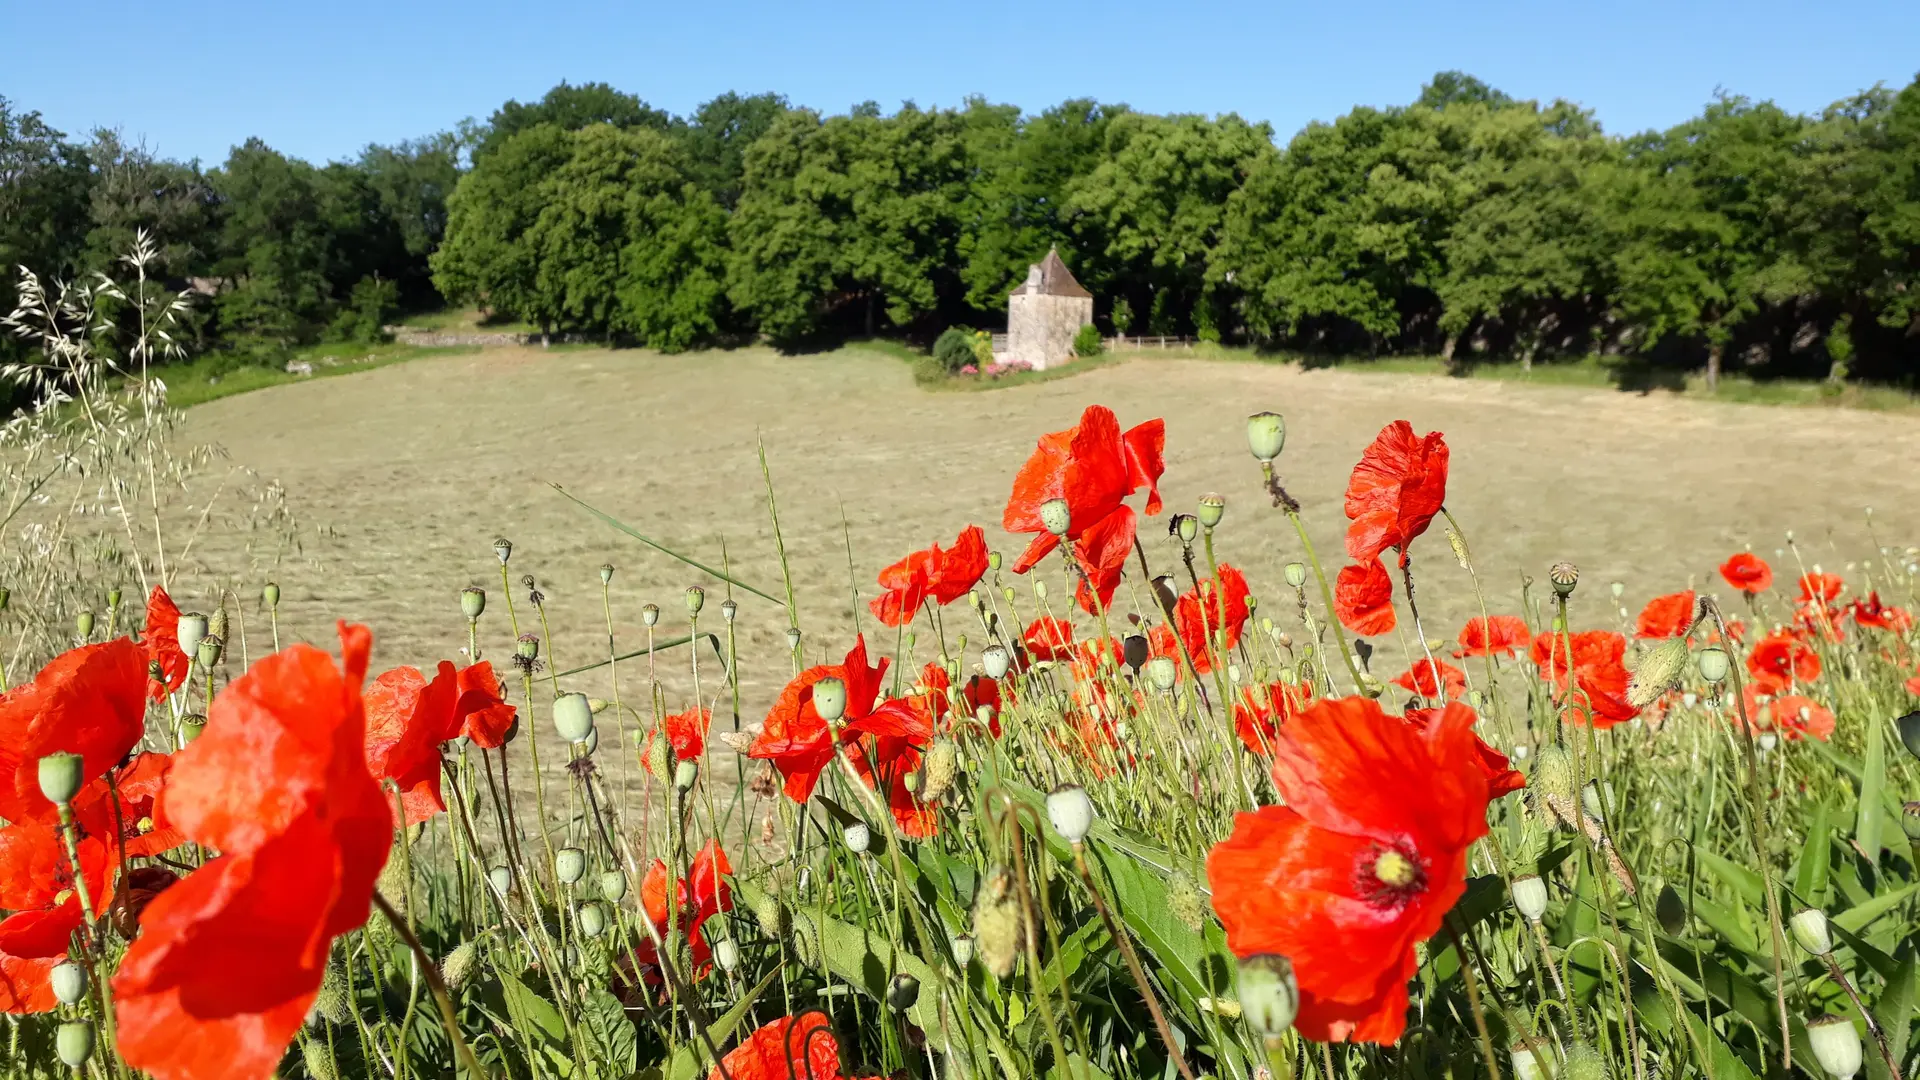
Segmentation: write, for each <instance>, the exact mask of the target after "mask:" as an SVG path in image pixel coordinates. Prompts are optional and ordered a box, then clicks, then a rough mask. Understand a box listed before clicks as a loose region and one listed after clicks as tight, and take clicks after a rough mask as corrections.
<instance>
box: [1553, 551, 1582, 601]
mask: <svg viewBox="0 0 1920 1080" xmlns="http://www.w3.org/2000/svg"><path fill="white" fill-rule="evenodd" d="M1547 580H1548V581H1550V582H1552V583H1553V591H1554V593H1555V594H1556V595H1558V596H1560V597H1562V598H1565V597H1568V596H1572V595H1573V587H1574V586H1576V585H1578V584H1580V568H1579V567H1577V566H1575V565H1573V564H1572V563H1570V562H1567V561H1566V560H1565V559H1562V560H1561V561H1559V562H1557V563H1554V564H1553V565H1552V566H1549V567H1547Z"/></svg>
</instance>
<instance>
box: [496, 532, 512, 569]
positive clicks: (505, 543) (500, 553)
mask: <svg viewBox="0 0 1920 1080" xmlns="http://www.w3.org/2000/svg"><path fill="white" fill-rule="evenodd" d="M493 554H494V557H495V558H497V559H499V560H500V565H501V566H505V565H507V560H508V559H511V558H513V541H511V540H508V539H507V538H506V537H504V536H498V537H495V538H494V541H493Z"/></svg>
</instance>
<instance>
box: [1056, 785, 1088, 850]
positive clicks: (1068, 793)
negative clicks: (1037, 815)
mask: <svg viewBox="0 0 1920 1080" xmlns="http://www.w3.org/2000/svg"><path fill="white" fill-rule="evenodd" d="M1047 819H1048V820H1050V821H1052V822H1053V829H1054V831H1055V832H1057V833H1059V834H1060V835H1061V836H1062V837H1064V838H1065V839H1066V841H1067V843H1069V844H1072V845H1073V846H1075V847H1079V846H1080V842H1081V841H1082V840H1085V839H1086V838H1087V830H1089V829H1091V828H1093V800H1092V799H1090V798H1088V797H1087V790H1086V789H1085V788H1083V787H1081V786H1080V785H1079V784H1061V785H1060V786H1059V787H1057V788H1054V789H1053V791H1052V792H1050V793H1049V794H1048V795H1047Z"/></svg>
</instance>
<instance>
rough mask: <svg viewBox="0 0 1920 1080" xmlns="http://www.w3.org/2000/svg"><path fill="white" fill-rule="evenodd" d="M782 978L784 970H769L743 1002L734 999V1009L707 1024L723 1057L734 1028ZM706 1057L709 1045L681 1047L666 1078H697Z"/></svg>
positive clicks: (688, 1079)
mask: <svg viewBox="0 0 1920 1080" xmlns="http://www.w3.org/2000/svg"><path fill="white" fill-rule="evenodd" d="M779 977H780V972H779V970H778V969H777V968H776V969H775V970H773V971H769V972H767V974H766V975H765V977H763V978H762V979H761V980H760V981H759V982H757V983H755V984H754V986H753V989H751V990H748V991H747V992H746V993H745V994H744V995H742V996H741V998H740V1000H739V1001H736V1002H734V1004H733V1008H731V1009H728V1010H727V1011H726V1012H724V1013H722V1014H720V1018H719V1019H718V1020H715V1021H714V1022H713V1023H711V1024H708V1025H707V1038H709V1039H711V1040H712V1041H713V1045H714V1046H715V1047H717V1048H718V1049H719V1050H720V1054H721V1056H722V1057H725V1056H726V1053H727V1044H728V1043H729V1042H731V1041H733V1032H734V1029H735V1028H738V1027H739V1026H740V1021H742V1020H745V1019H746V1018H747V1014H748V1013H749V1012H752V1011H753V1005H754V1002H756V1001H759V1000H760V995H761V994H764V993H766V992H767V987H769V986H772V985H773V980H775V979H777V978H779ZM706 1057H707V1050H706V1047H705V1046H701V1047H699V1048H697V1049H696V1048H695V1047H692V1046H682V1047H680V1050H679V1052H678V1053H676V1054H674V1055H673V1062H672V1064H671V1065H670V1066H669V1067H668V1070H667V1071H666V1073H665V1074H664V1077H665V1080H697V1078H698V1077H700V1076H701V1075H703V1071H704V1070H702V1069H701V1065H702V1063H703V1062H705V1060H706Z"/></svg>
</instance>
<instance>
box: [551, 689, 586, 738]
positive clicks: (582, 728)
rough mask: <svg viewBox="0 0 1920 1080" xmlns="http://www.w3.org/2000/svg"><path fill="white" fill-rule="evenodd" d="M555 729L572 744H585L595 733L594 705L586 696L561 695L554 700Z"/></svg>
mask: <svg viewBox="0 0 1920 1080" xmlns="http://www.w3.org/2000/svg"><path fill="white" fill-rule="evenodd" d="M553 727H554V730H556V731H558V732H559V733H560V737H561V738H563V739H565V740H567V741H568V742H570V743H577V742H585V741H586V739H587V735H588V734H589V733H590V732H592V731H593V704H592V703H591V702H589V701H588V700H587V695H585V694H561V695H560V696H559V697H557V698H555V699H553Z"/></svg>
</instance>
